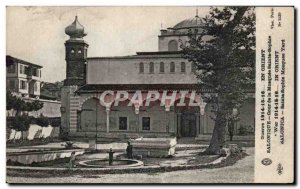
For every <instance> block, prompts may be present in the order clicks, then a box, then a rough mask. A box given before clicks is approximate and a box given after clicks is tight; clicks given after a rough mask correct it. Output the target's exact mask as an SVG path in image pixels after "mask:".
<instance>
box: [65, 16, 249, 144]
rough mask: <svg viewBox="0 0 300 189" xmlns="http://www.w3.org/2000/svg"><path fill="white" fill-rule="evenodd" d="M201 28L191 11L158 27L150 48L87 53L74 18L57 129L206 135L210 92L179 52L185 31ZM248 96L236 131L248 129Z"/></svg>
mask: <svg viewBox="0 0 300 189" xmlns="http://www.w3.org/2000/svg"><path fill="white" fill-rule="evenodd" d="M202 26H203V21H202V18H200V17H198V15H196V16H195V17H194V18H191V19H187V20H184V21H182V22H180V23H178V24H176V25H175V26H174V27H172V28H168V29H166V30H161V34H160V35H159V36H158V49H159V51H156V52H137V53H136V55H132V56H119V57H87V49H88V44H87V43H86V42H85V41H84V40H83V37H84V36H85V35H86V33H85V31H84V27H83V26H82V25H81V24H80V23H79V22H78V19H77V17H76V19H75V21H74V22H73V23H72V24H71V25H70V26H68V27H67V28H66V30H65V32H66V34H67V35H69V36H70V39H69V40H67V41H66V43H65V47H66V62H67V78H66V80H65V82H64V87H63V88H62V96H61V98H62V107H61V113H62V118H61V119H62V130H63V132H66V133H68V134H69V135H70V136H71V137H74V138H77V137H82V138H93V137H95V136H96V135H97V136H98V137H108V138H120V137H122V138H136V137H141V136H143V137H168V136H177V137H194V138H198V139H203V140H207V139H209V138H210V137H211V134H212V131H213V128H214V120H213V113H212V108H213V106H212V105H211V104H206V103H205V102H204V101H203V99H202V97H201V94H203V93H212V92H213V91H211V90H210V89H207V88H204V87H203V86H201V85H200V84H198V80H197V78H196V76H195V73H194V72H195V69H194V66H193V64H192V63H191V62H188V61H187V60H186V59H183V58H182V54H181V51H180V44H183V43H186V42H187V41H188V32H190V31H193V30H194V31H197V32H201V31H202ZM124 92H125V93H127V94H124ZM122 94H123V96H122ZM149 94H150V95H149ZM248 95H249V96H251V97H253V99H252V100H249V101H247V102H245V104H244V105H243V106H242V108H241V109H240V110H238V111H239V112H240V120H239V121H237V122H236V123H235V125H234V132H235V134H236V135H239V134H241V133H240V132H241V130H242V129H241V128H245V129H246V130H249V131H247V132H251V130H253V131H254V122H255V121H254V114H255V103H254V93H253V91H252V92H251V91H249V94H248ZM125 96H126V98H125ZM137 96H138V97H139V98H137ZM190 104H192V106H190Z"/></svg>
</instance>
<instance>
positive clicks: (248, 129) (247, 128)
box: [238, 125, 254, 136]
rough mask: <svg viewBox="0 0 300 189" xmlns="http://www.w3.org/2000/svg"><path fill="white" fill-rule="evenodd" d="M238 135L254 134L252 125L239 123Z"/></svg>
mask: <svg viewBox="0 0 300 189" xmlns="http://www.w3.org/2000/svg"><path fill="white" fill-rule="evenodd" d="M238 130H239V132H238V134H239V135H242V136H246V135H254V126H253V125H240V128H239V129H238Z"/></svg>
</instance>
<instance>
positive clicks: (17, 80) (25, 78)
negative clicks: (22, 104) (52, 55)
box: [6, 56, 42, 98]
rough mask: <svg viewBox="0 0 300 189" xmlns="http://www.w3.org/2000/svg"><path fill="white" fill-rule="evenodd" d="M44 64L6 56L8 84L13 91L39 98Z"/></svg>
mask: <svg viewBox="0 0 300 189" xmlns="http://www.w3.org/2000/svg"><path fill="white" fill-rule="evenodd" d="M41 68H42V66H40V65H37V64H33V63H30V62H27V61H24V60H21V59H18V58H15V57H12V56H6V86H7V90H8V91H11V92H12V93H14V94H16V95H18V96H22V97H30V98H39V96H40V83H41V74H42V71H41Z"/></svg>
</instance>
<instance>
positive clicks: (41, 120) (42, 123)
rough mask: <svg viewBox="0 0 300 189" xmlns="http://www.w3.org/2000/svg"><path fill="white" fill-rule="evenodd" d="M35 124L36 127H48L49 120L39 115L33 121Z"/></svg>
mask: <svg viewBox="0 0 300 189" xmlns="http://www.w3.org/2000/svg"><path fill="white" fill-rule="evenodd" d="M35 122H36V124H37V125H39V126H41V127H48V125H49V118H47V117H44V116H43V115H41V116H40V117H38V118H36V119H35Z"/></svg>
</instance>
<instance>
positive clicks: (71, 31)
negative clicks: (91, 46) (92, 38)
mask: <svg viewBox="0 0 300 189" xmlns="http://www.w3.org/2000/svg"><path fill="white" fill-rule="evenodd" d="M65 33H66V34H67V35H69V36H70V38H82V37H84V36H86V35H87V34H86V32H84V27H83V26H82V25H81V24H80V23H79V22H78V19H77V16H76V17H75V20H74V22H73V23H72V24H71V25H69V26H68V27H66V29H65Z"/></svg>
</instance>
